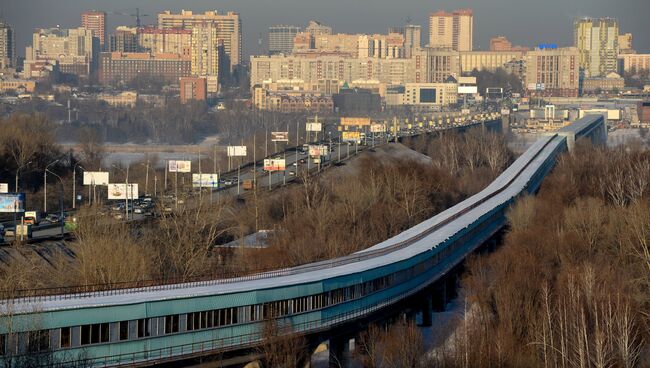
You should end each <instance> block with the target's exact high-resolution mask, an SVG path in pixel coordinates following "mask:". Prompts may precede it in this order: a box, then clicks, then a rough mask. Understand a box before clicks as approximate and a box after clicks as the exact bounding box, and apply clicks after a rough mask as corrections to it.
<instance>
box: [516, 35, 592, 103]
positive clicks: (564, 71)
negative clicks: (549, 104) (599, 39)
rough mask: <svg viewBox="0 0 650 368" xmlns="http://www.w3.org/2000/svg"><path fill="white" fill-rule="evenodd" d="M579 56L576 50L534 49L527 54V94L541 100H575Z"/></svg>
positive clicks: (578, 73)
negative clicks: (541, 97) (539, 97)
mask: <svg viewBox="0 0 650 368" xmlns="http://www.w3.org/2000/svg"><path fill="white" fill-rule="evenodd" d="M579 59H580V52H579V51H578V49H577V48H575V47H565V48H556V49H551V48H547V49H539V48H537V49H535V50H533V51H529V52H528V53H527V54H526V83H525V87H526V90H527V91H528V93H529V94H530V95H534V96H544V97H577V96H578V93H579V87H580V63H579Z"/></svg>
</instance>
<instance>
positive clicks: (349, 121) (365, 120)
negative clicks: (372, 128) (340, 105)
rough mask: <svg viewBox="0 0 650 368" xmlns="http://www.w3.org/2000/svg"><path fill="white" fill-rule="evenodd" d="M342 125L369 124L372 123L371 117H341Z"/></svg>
mask: <svg viewBox="0 0 650 368" xmlns="http://www.w3.org/2000/svg"><path fill="white" fill-rule="evenodd" d="M341 125H356V126H367V125H370V118H341Z"/></svg>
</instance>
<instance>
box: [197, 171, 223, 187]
mask: <svg viewBox="0 0 650 368" xmlns="http://www.w3.org/2000/svg"><path fill="white" fill-rule="evenodd" d="M192 187H194V188H218V187H219V175H218V174H192Z"/></svg>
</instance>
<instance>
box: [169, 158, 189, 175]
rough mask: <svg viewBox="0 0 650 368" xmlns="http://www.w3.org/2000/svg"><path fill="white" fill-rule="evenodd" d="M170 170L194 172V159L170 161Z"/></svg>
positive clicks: (174, 171)
mask: <svg viewBox="0 0 650 368" xmlns="http://www.w3.org/2000/svg"><path fill="white" fill-rule="evenodd" d="M169 172H173V173H189V172H192V161H176V160H173V161H169Z"/></svg>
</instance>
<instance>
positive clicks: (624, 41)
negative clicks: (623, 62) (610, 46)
mask: <svg viewBox="0 0 650 368" xmlns="http://www.w3.org/2000/svg"><path fill="white" fill-rule="evenodd" d="M618 52H619V55H620V54H636V51H634V48H633V47H632V34H631V33H625V34H622V35H619V36H618Z"/></svg>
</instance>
